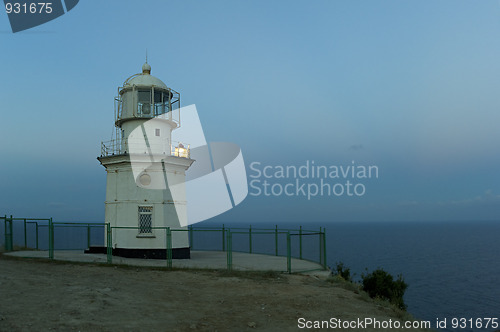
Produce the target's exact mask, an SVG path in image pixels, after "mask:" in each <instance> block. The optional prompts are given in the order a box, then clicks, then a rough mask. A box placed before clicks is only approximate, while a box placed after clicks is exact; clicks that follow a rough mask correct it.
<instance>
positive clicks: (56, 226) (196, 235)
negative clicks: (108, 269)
mask: <svg viewBox="0 0 500 332" xmlns="http://www.w3.org/2000/svg"><path fill="white" fill-rule="evenodd" d="M2 222H3V224H4V225H0V226H3V227H0V232H1V231H3V233H4V234H3V236H1V237H0V238H1V239H3V240H4V243H3V247H4V250H5V251H13V250H14V248H15V244H22V245H21V246H19V247H22V248H24V249H34V250H45V251H48V257H49V259H54V251H57V250H85V249H89V248H91V247H92V246H96V247H102V248H103V249H104V250H105V253H106V262H107V263H110V264H111V263H113V247H112V244H113V239H114V238H115V237H116V236H117V234H120V232H121V235H122V236H123V233H125V232H132V233H134V236H136V235H137V234H139V232H140V227H138V226H137V227H136V226H111V225H110V224H109V223H106V224H105V223H98V222H54V221H53V220H52V218H14V217H12V216H10V217H7V216H4V217H0V223H2ZM151 230H152V231H154V232H155V236H161V238H162V239H163V238H164V245H163V249H164V250H165V254H164V256H163V255H162V257H165V261H166V263H165V266H166V267H167V268H172V260H173V258H172V257H173V254H172V252H173V241H172V238H173V237H176V234H179V233H180V232H184V233H185V232H187V237H188V239H189V247H190V249H191V250H195V251H222V252H226V254H225V256H226V264H225V265H226V268H227V270H233V268H234V264H235V263H234V259H235V257H234V255H233V253H248V254H264V255H270V256H280V257H286V267H284V268H283V270H284V271H286V272H288V273H292V272H303V271H299V270H297V268H296V269H293V268H292V264H293V261H292V258H294V259H300V260H306V261H311V262H315V263H319V264H320V265H321V267H322V268H323V269H327V261H326V230H325V229H324V228H321V227H320V229H319V230H312V229H304V228H303V227H302V226H300V227H299V228H297V229H281V228H279V227H278V226H277V225H276V226H275V227H273V228H256V227H252V226H249V227H228V226H226V225H224V224H223V225H222V227H210V226H197V227H194V226H188V227H187V228H171V227H151ZM0 235H1V234H0ZM239 257H241V256H239ZM239 259H242V258H239Z"/></svg>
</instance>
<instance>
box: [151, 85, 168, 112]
mask: <svg viewBox="0 0 500 332" xmlns="http://www.w3.org/2000/svg"><path fill="white" fill-rule="evenodd" d="M168 97H169V95H168V92H161V91H155V93H154V105H155V106H154V110H155V115H160V114H164V113H167V112H168V111H169V106H168Z"/></svg>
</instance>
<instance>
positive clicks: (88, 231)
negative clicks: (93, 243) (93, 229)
mask: <svg viewBox="0 0 500 332" xmlns="http://www.w3.org/2000/svg"><path fill="white" fill-rule="evenodd" d="M87 248H88V249H90V224H87Z"/></svg>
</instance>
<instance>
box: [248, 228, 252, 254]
mask: <svg viewBox="0 0 500 332" xmlns="http://www.w3.org/2000/svg"><path fill="white" fill-rule="evenodd" d="M248 252H249V253H250V254H251V253H252V225H250V228H249V229H248Z"/></svg>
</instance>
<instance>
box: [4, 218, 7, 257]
mask: <svg viewBox="0 0 500 332" xmlns="http://www.w3.org/2000/svg"><path fill="white" fill-rule="evenodd" d="M3 220H4V224H3V228H4V232H3V237H4V242H3V246H4V249H5V251H7V215H5V216H4V217H3Z"/></svg>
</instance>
